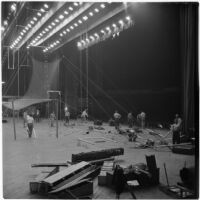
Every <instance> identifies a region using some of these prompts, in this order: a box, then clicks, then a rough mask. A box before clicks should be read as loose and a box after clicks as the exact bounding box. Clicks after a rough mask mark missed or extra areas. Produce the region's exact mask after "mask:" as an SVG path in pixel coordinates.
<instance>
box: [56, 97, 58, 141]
mask: <svg viewBox="0 0 200 200" xmlns="http://www.w3.org/2000/svg"><path fill="white" fill-rule="evenodd" d="M56 137H57V138H58V99H56Z"/></svg>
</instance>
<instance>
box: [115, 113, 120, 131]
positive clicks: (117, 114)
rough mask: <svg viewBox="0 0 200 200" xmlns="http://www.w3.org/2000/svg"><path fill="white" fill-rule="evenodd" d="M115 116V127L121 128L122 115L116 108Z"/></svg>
mask: <svg viewBox="0 0 200 200" xmlns="http://www.w3.org/2000/svg"><path fill="white" fill-rule="evenodd" d="M113 117H114V121H115V129H116V130H119V121H120V118H121V115H120V114H119V113H118V111H117V110H116V111H115V113H114V115H113Z"/></svg>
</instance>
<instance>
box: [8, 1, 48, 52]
mask: <svg viewBox="0 0 200 200" xmlns="http://www.w3.org/2000/svg"><path fill="white" fill-rule="evenodd" d="M48 8H49V6H48V5H47V4H44V7H42V8H41V9H40V11H38V12H37V14H35V15H34V16H33V17H32V18H31V19H30V21H29V22H28V23H27V24H26V26H24V28H23V30H22V31H21V32H20V33H19V35H18V37H17V38H16V39H15V40H14V41H13V43H12V44H11V45H10V48H11V49H13V48H14V47H16V45H18V44H19V43H20V42H21V41H22V39H23V38H24V37H25V35H27V34H28V32H30V31H31V30H32V29H33V27H34V26H35V25H36V24H37V21H39V20H40V19H41V18H42V16H43V13H44V12H46V11H47V10H48Z"/></svg>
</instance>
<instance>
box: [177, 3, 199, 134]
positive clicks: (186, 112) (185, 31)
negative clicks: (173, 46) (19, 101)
mask: <svg viewBox="0 0 200 200" xmlns="http://www.w3.org/2000/svg"><path fill="white" fill-rule="evenodd" d="M180 14H181V15H180V27H181V28H180V35H181V37H180V39H181V67H182V69H183V70H182V72H183V73H182V77H183V85H182V86H183V105H182V106H183V120H184V123H183V129H184V130H183V131H184V133H185V134H186V135H188V136H189V135H190V133H191V131H192V130H195V128H197V127H196V126H197V124H195V122H196V123H197V122H198V121H197V118H198V117H195V116H197V115H195V110H196V111H197V109H198V98H197V97H198V3H183V4H182V5H181V10H180ZM197 131H198V129H196V132H197Z"/></svg>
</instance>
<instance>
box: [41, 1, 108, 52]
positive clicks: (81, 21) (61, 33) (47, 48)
mask: <svg viewBox="0 0 200 200" xmlns="http://www.w3.org/2000/svg"><path fill="white" fill-rule="evenodd" d="M105 7H106V6H105V4H104V3H102V4H100V8H98V7H96V8H94V11H93V12H92V11H90V12H89V13H88V15H84V16H83V17H82V18H79V19H78V20H77V21H76V22H75V23H74V24H73V25H69V26H68V27H67V28H66V29H65V30H63V31H62V32H60V33H59V36H60V38H59V39H58V40H56V41H54V42H52V43H51V44H50V45H49V46H48V47H46V48H45V49H43V52H47V51H48V50H51V49H52V48H53V47H55V46H56V45H58V44H59V43H60V41H61V38H62V37H64V36H65V35H67V33H69V32H71V31H73V30H74V29H75V28H76V27H78V26H79V25H81V24H83V23H84V22H86V21H87V20H88V19H89V17H93V16H94V15H95V14H96V13H99V12H100V9H104V8H105ZM71 8H72V7H71ZM65 14H66V13H65ZM59 17H60V18H63V15H60V16H59Z"/></svg>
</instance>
